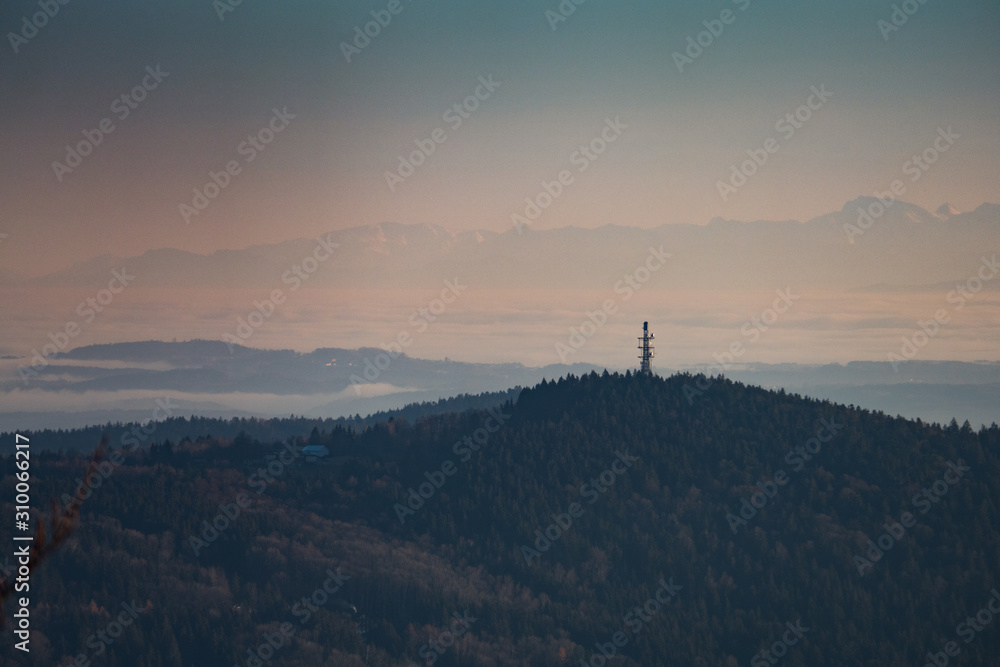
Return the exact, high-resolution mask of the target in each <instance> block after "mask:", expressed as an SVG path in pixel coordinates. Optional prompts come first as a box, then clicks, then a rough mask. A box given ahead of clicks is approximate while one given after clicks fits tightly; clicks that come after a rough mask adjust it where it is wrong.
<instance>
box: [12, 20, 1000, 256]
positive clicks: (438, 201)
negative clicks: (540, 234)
mask: <svg viewBox="0 0 1000 667" xmlns="http://www.w3.org/2000/svg"><path fill="white" fill-rule="evenodd" d="M226 2H227V0H218V1H217V2H216V3H215V4H213V2H211V1H210V0H171V1H169V2H168V1H166V0H155V1H154V0H129V1H128V2H125V1H123V0H114V1H110V2H101V3H95V2H85V1H81V0H76V1H72V2H69V4H66V5H58V9H59V11H58V13H57V14H56V15H55V16H52V17H51V18H47V17H41V18H38V17H36V18H37V22H38V23H42V24H44V25H42V27H41V28H38V29H37V34H36V32H35V31H34V29H33V27H32V28H28V29H25V28H24V25H23V17H25V16H29V17H30V16H31V15H32V14H35V13H36V12H39V11H41V10H40V9H39V5H38V4H37V2H36V1H29V0H10V1H8V2H5V3H3V7H2V9H0V28H2V31H3V33H4V40H3V42H4V43H3V44H2V45H0V109H2V118H3V123H2V125H0V156H2V173H0V197H2V201H3V206H2V211H0V234H7V235H8V236H7V237H6V238H2V237H0V239H2V244H0V271H12V272H18V273H20V274H22V275H33V274H38V273H43V272H47V271H49V270H52V269H55V268H59V267H62V266H65V265H67V264H70V263H72V262H74V261H78V260H84V259H87V258H89V257H91V256H94V255H97V254H100V253H103V252H108V253H112V254H117V255H128V254H137V253H140V252H142V251H144V250H146V249H148V248H153V247H163V246H172V247H177V248H182V249H186V250H192V251H211V250H215V249H218V248H226V247H228V248H233V247H245V246H247V245H251V244H254V243H261V242H274V241H280V240H284V239H288V238H294V237H302V236H310V235H317V234H319V233H320V232H322V231H327V230H330V229H336V228H342V227H349V226H355V225H359V224H367V223H373V222H380V221H385V220H393V221H400V222H433V223H440V224H444V225H446V226H448V227H451V228H456V229H471V228H486V229H494V230H498V231H499V230H504V229H507V228H509V227H510V225H511V214H512V213H515V212H523V211H524V208H525V198H526V197H534V196H536V195H537V194H538V193H539V192H540V191H541V190H542V186H541V184H540V183H541V181H543V180H545V181H554V180H556V179H557V178H558V174H559V172H560V171H561V170H569V171H570V174H571V175H572V178H573V180H572V182H571V183H570V184H569V185H566V186H565V187H564V188H563V192H562V194H561V195H560V196H559V197H558V198H557V199H556V201H555V203H554V204H553V205H552V206H551V207H550V208H549V209H548V210H547V211H545V213H544V215H543V216H542V218H541V219H540V220H539V222H538V226H539V227H540V228H541V227H546V228H547V227H560V226H565V225H570V224H574V225H579V226H598V225H602V224H606V223H615V224H621V225H635V226H654V225H659V224H664V223H676V222H691V223H699V224H701V223H705V222H707V221H708V220H709V219H711V218H713V217H716V216H721V217H725V218H735V219H746V220H753V219H760V218H768V219H788V218H796V219H808V218H810V217H813V216H816V215H821V214H823V213H827V212H830V211H832V210H839V209H840V208H841V207H842V206H843V205H844V203H846V202H847V201H849V200H852V199H854V198H855V197H857V196H859V195H862V194H864V195H870V194H872V193H873V192H874V191H875V190H884V189H886V188H887V187H888V186H889V184H890V183H891V182H892V181H893V180H894V179H897V178H905V179H906V183H907V191H906V194H905V196H904V199H906V200H908V201H911V202H913V203H916V204H920V205H922V206H924V207H927V208H931V209H933V208H936V207H937V206H938V205H939V204H941V203H942V202H945V201H949V202H951V203H952V204H953V205H955V206H956V207H957V208H959V209H962V210H968V209H971V208H974V207H976V206H978V205H979V204H980V203H982V202H983V201H994V202H995V201H1000V131H998V129H1000V128H998V125H1000V123H998V112H997V110H998V108H1000V107H998V102H1000V66H998V65H1000V41H998V40H997V34H998V33H1000V4H998V3H996V2H995V0H969V1H953V2H944V0H929V1H928V2H927V3H926V4H923V5H920V4H919V2H917V1H916V0H912V3H913V5H912V7H910V5H909V4H908V3H904V4H907V7H908V8H910V9H911V10H912V9H913V8H916V12H915V13H914V14H913V15H912V16H908V17H907V20H906V22H905V24H902V25H901V26H900V27H899V29H898V30H893V31H891V32H889V31H888V29H887V28H886V26H889V25H892V14H893V3H892V2H889V1H888V0H864V1H862V0H847V1H840V2H835V3H834V2H812V1H808V2H803V1H802V0H796V1H792V0H786V1H773V2H763V1H762V0H739V1H738V2H732V1H730V0H718V1H715V2H676V1H673V2H671V1H663V0H657V1H638V0H636V1H634V2H628V3H625V2H614V3H613V2H597V1H596V0H590V1H589V2H584V3H583V4H582V5H580V6H578V7H576V11H575V12H574V13H573V14H572V15H570V16H569V17H568V18H567V19H566V20H565V21H560V22H558V23H553V22H552V21H551V20H550V18H547V17H546V14H545V12H546V11H547V10H551V11H558V7H559V2H557V1H556V0H549V1H543V2H527V1H521V0H513V1H512V0H505V1H504V2H470V1H468V0H466V1H464V2H459V1H457V0H456V1H443V0H442V1H432V0H401V2H400V4H399V5H398V8H399V9H400V11H399V13H397V14H383V20H384V18H385V16H391V21H390V22H389V23H388V24H387V25H386V26H385V27H383V28H380V34H378V35H377V36H376V37H374V38H372V39H370V42H369V43H368V44H367V46H364V48H363V49H361V50H360V52H355V53H352V54H351V62H347V59H346V58H345V54H344V52H343V47H342V43H344V42H350V41H352V40H353V39H354V36H355V27H356V26H364V24H365V23H366V22H369V21H371V20H373V17H372V15H371V12H372V11H376V12H379V11H382V10H385V9H386V8H387V7H389V6H390V5H394V3H390V2H389V1H388V0H386V1H385V2H382V1H380V0H376V1H374V2H364V3H362V2H357V1H354V0H338V1H337V2H318V1H307V0H282V1H281V2H263V1H262V0H244V1H243V2H242V4H241V5H239V6H235V7H229V5H228V4H225V3H226ZM567 5H569V2H568V0H567V2H566V3H564V6H567ZM222 7H226V8H231V9H232V11H226V12H224V13H223V14H222V19H220V11H221V9H220V8H222ZM724 10H728V11H729V12H731V14H725V15H723V14H722V12H723V11H724ZM39 16H41V15H39ZM551 16H552V15H550V17H551ZM720 16H723V17H724V18H726V19H728V20H729V23H728V24H725V23H722V22H721V21H717V19H719V18H720ZM902 16H903V15H902V14H897V16H896V19H897V22H898V23H902V21H901V18H902ZM43 18H44V19H45V20H43ZM880 20H882V21H884V22H885V23H883V24H882V27H881V28H880V26H879V21H880ZM706 21H708V22H709V28H714V29H715V30H716V32H719V33H720V34H718V35H711V40H709V39H708V38H709V36H710V34H709V33H704V34H703V35H702V36H701V40H702V42H703V43H707V44H708V46H705V47H704V48H703V49H702V52H701V53H700V54H698V52H697V51H696V50H692V51H691V53H692V54H694V55H697V58H694V59H693V61H691V62H687V63H685V64H684V66H683V71H678V66H677V63H676V58H675V56H674V55H673V54H674V53H675V52H681V53H683V52H684V51H685V49H686V48H688V42H687V38H688V37H689V36H690V37H692V38H695V39H697V38H698V33H699V32H703V31H705V30H707V29H708V28H706V26H705V25H704V23H703V22H706ZM713 21H715V23H712V22H713ZM553 25H555V29H553V27H552V26H553ZM720 28H721V30H720ZM22 31H23V35H26V36H27V39H22V38H20V37H12V34H19V33H22ZM373 32H374V30H373ZM709 41H710V42H711V43H709ZM362 44H363V42H362ZM15 48H16V49H17V53H15V52H14V50H15ZM157 66H159V68H160V71H161V72H165V73H167V75H166V76H165V77H162V76H160V77H157V78H159V79H161V80H159V81H157V78H151V75H149V74H148V71H147V69H146V68H147V67H150V68H151V69H153V70H155V69H156V67H157ZM491 76H492V80H493V81H495V82H498V83H499V87H496V88H495V89H494V90H492V92H489V94H488V97H487V95H486V92H487V89H486V88H484V87H480V88H479V92H480V94H481V96H482V97H487V99H485V100H483V101H481V102H478V104H479V108H478V109H477V110H475V111H474V112H472V113H471V114H469V117H468V118H464V119H461V120H462V123H461V125H460V126H457V127H456V125H457V121H456V120H455V119H456V118H458V116H457V115H455V114H452V115H449V116H448V117H445V116H444V113H445V111H446V110H447V109H449V108H450V107H452V106H453V105H454V104H456V103H461V102H462V101H463V100H464V99H465V98H466V97H468V96H469V95H473V94H474V93H475V92H476V90H477V86H480V84H479V81H478V79H479V77H484V78H487V79H488V78H489V77H491ZM144 78H145V81H146V82H147V86H148V87H150V88H152V87H153V85H154V84H155V88H154V89H152V90H148V91H140V94H143V95H145V99H144V100H142V101H141V102H134V101H131V100H129V102H130V103H131V104H132V106H134V107H135V108H134V109H133V108H128V109H127V107H126V106H125V102H122V101H118V102H116V101H115V100H116V98H120V96H121V95H122V94H128V93H129V91H131V90H132V89H133V88H134V87H135V86H137V85H140V84H141V83H142V82H143V80H144ZM813 86H815V87H816V88H817V89H819V88H820V87H821V86H822V87H825V88H824V90H826V91H829V92H830V93H832V96H831V97H829V99H827V100H826V101H825V102H823V103H822V104H819V102H818V98H813V99H812V100H811V101H812V102H813V104H814V106H816V107H819V108H817V109H816V110H814V111H812V112H810V113H811V117H810V118H809V119H808V120H806V121H805V122H803V123H801V124H800V127H799V128H798V129H795V130H794V134H790V133H789V131H788V128H789V126H788V125H785V126H783V129H779V128H778V126H776V124H777V123H778V122H779V121H781V120H782V118H783V117H784V116H785V114H786V113H789V112H795V110H796V108H798V107H799V106H801V105H803V104H805V103H806V102H807V100H808V99H809V95H810V88H811V87H813ZM286 108H287V112H288V114H291V115H294V119H290V120H289V119H286V120H277V121H274V125H273V127H283V126H284V125H285V124H287V127H284V129H281V130H280V131H279V132H277V133H276V134H275V135H274V139H273V142H272V143H270V144H268V145H267V146H265V147H263V150H260V151H258V150H257V149H254V148H252V147H250V145H249V144H246V145H244V146H243V149H242V151H241V149H240V146H241V142H244V141H245V140H246V139H247V137H248V135H250V134H251V133H253V134H256V133H257V132H258V131H260V130H261V129H262V128H266V127H267V126H268V124H269V123H270V122H272V116H273V111H272V110H273V109H278V110H279V111H280V110H284V109H286ZM126 109H127V111H128V116H127V117H125V118H121V116H122V115H123V114H124V113H125V110H126ZM105 118H109V119H111V121H110V122H111V123H113V124H114V130H113V131H112V132H110V133H109V134H107V135H105V136H103V138H102V140H101V143H100V145H98V146H96V147H95V148H94V149H93V152H92V153H91V154H90V155H88V156H86V157H84V158H83V159H82V161H81V163H80V164H79V166H77V167H75V168H74V169H73V170H72V171H71V172H64V173H60V174H59V178H61V181H60V180H59V178H57V175H56V173H54V169H53V164H52V163H53V162H56V161H59V162H64V161H65V159H66V148H65V146H66V145H67V144H72V145H76V144H77V143H78V142H80V141H83V140H84V134H83V132H84V131H92V130H94V129H95V128H99V127H100V124H101V121H102V119H105ZM615 118H617V119H618V120H619V123H620V125H619V130H617V131H615V132H611V131H610V130H609V131H607V132H605V135H606V136H615V137H616V138H615V141H614V142H612V143H610V144H609V145H608V146H607V150H606V152H605V153H604V154H603V155H601V156H599V157H597V158H596V159H595V160H593V162H590V161H589V159H587V160H586V162H588V163H589V164H588V166H587V169H586V171H583V172H581V171H580V170H579V168H580V166H581V164H580V159H581V158H580V156H579V155H577V158H576V161H575V162H574V161H573V157H572V156H573V153H574V151H576V150H577V149H578V147H579V146H580V145H581V144H585V143H589V142H590V141H591V140H592V139H595V138H597V137H599V136H600V135H601V132H602V130H603V128H605V127H606V124H605V121H606V119H615ZM621 125H627V127H624V129H622V128H621ZM105 127H107V125H105ZM939 127H941V128H948V127H951V128H952V129H953V132H954V133H957V134H958V135H960V138H959V139H957V140H956V141H955V142H954V145H952V146H951V147H950V148H949V150H948V152H947V153H944V154H942V155H941V156H940V158H939V159H938V161H937V163H936V164H934V165H931V166H930V167H929V169H928V170H927V171H926V172H920V177H919V178H918V179H917V180H916V181H912V180H911V179H910V178H909V177H908V176H906V177H904V176H903V174H904V169H905V168H906V163H907V161H908V160H909V159H910V158H911V157H912V156H913V155H914V154H919V153H921V152H923V151H924V150H925V149H928V148H930V147H931V146H933V145H934V141H935V138H936V137H937V131H938V128H939ZM436 128H440V129H441V132H439V133H438V135H437V136H438V138H439V139H440V138H441V137H446V139H445V141H444V142H443V143H440V144H437V145H436V148H435V150H434V153H433V154H432V155H430V156H429V157H427V158H426V161H425V163H424V164H423V165H421V166H420V167H419V168H417V169H416V171H415V173H414V174H413V175H412V176H409V177H408V178H406V179H405V181H404V182H402V183H397V184H396V185H395V190H394V191H391V190H390V187H389V186H388V185H387V183H386V178H385V172H386V171H387V170H394V169H396V168H397V167H398V156H399V155H401V154H409V153H410V152H411V151H413V150H415V149H416V145H415V144H414V141H415V140H427V139H429V138H430V137H431V136H432V133H433V131H434V130H435V129H436ZM616 133H617V134H616ZM92 136H96V135H93V134H92ZM769 138H773V139H774V140H775V143H772V144H771V147H772V149H773V148H775V146H777V151H776V152H773V154H770V155H768V160H767V163H766V164H764V166H762V167H761V168H760V169H759V171H758V172H757V173H756V174H754V175H753V176H751V177H750V178H749V179H748V181H747V182H746V184H745V185H742V186H741V187H740V188H738V190H737V191H736V192H735V193H730V194H729V196H728V197H727V200H726V201H723V198H722V196H720V193H719V191H718V189H717V182H718V181H720V180H726V179H728V177H729V175H730V166H731V165H733V164H735V163H738V162H741V161H743V160H745V159H747V155H746V151H747V150H754V149H762V147H763V146H764V145H765V141H766V140H768V139H769ZM251 154H254V155H255V157H254V159H253V161H252V162H248V161H247V159H248V157H249V156H250V155H251ZM758 154H760V153H758ZM233 160H235V161H236V162H237V163H238V164H237V167H238V169H239V173H238V174H237V175H235V176H233V177H231V182H230V183H229V184H228V186H227V187H226V188H224V189H223V190H222V191H221V193H220V194H219V195H218V197H217V198H215V199H214V200H212V201H211V202H210V203H209V205H208V206H207V208H205V209H204V210H203V211H202V212H200V213H199V214H198V215H195V216H190V224H185V220H184V218H183V217H182V214H181V212H180V211H179V208H178V207H179V205H180V204H182V203H183V204H188V205H191V204H192V198H193V196H194V195H193V192H192V189H193V188H195V187H203V186H204V185H205V184H206V183H207V182H209V172H210V171H216V172H220V171H224V170H225V168H226V164H227V162H229V161H233Z"/></svg>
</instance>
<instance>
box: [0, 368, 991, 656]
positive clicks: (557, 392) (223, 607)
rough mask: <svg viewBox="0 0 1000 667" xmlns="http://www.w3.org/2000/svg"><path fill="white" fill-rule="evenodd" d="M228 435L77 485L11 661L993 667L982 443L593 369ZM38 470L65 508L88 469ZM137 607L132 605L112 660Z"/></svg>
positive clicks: (777, 395) (719, 386) (143, 452)
mask: <svg viewBox="0 0 1000 667" xmlns="http://www.w3.org/2000/svg"><path fill="white" fill-rule="evenodd" d="M237 435H238V437H236V436H231V435H226V436H225V437H223V436H222V434H221V433H219V434H213V436H212V437H211V438H202V439H200V440H196V441H185V442H183V443H182V442H178V441H172V442H169V443H162V442H161V443H158V444H156V446H154V447H149V448H140V449H135V450H133V451H126V452H123V453H122V456H121V460H122V461H123V462H122V463H121V464H120V465H117V464H115V465H110V466H109V469H108V470H107V475H106V476H102V477H101V480H100V482H99V484H96V485H95V486H96V488H93V489H89V488H88V490H90V491H91V493H89V497H88V498H87V499H86V500H85V502H84V505H83V508H82V511H81V516H80V523H79V527H78V529H77V530H76V532H75V533H74V534H73V536H72V537H71V538H70V540H69V541H68V542H67V544H66V546H65V547H64V548H62V549H61V550H60V551H59V552H57V554H56V555H55V556H53V557H52V558H51V559H50V560H49V561H48V562H46V563H45V564H44V566H43V567H41V568H39V570H37V571H36V572H35V573H34V575H33V579H32V596H33V603H32V604H33V610H32V613H33V614H34V617H33V621H32V627H33V629H34V630H35V634H34V637H33V644H32V645H33V651H32V653H31V655H30V659H28V660H27V661H24V660H22V662H23V664H37V665H68V664H74V663H73V658H74V657H75V656H83V658H85V659H87V660H89V661H91V662H90V664H94V665H107V666H108V667H117V666H118V665H122V666H124V665H129V666H138V667H153V666H155V667H159V666H168V667H175V666H178V667H180V666H183V667H189V666H191V665H195V666H201V665H212V666H216V665H234V664H235V665H249V664H253V662H252V660H253V658H252V655H253V653H252V652H255V651H258V650H259V647H261V646H262V645H264V646H265V650H264V652H265V653H269V654H273V656H272V657H271V659H270V661H269V662H266V663H265V664H273V665H302V666H306V665H309V666H316V665H363V664H369V665H399V664H410V662H416V663H418V664H424V663H425V660H426V659H428V658H429V656H434V660H435V662H434V664H436V665H440V666H452V665H463V666H467V665H506V664H511V665H513V664H517V665H521V664H531V665H561V664H564V665H578V664H580V661H581V660H583V661H585V663H584V664H595V665H596V664H600V660H597V659H594V661H592V660H591V659H592V658H593V657H594V656H595V655H598V656H599V655H600V654H601V651H604V652H606V653H610V652H612V651H613V652H614V653H615V654H616V655H617V656H618V657H616V658H614V659H612V660H610V661H609V662H608V664H609V665H628V666H633V665H635V666H637V665H658V664H684V665H706V666H707V665H712V666H715V665H738V664H768V665H770V664H772V663H771V661H769V660H768V659H767V658H768V656H769V655H770V656H771V657H775V659H776V660H780V664H782V665H788V666H792V665H810V666H818V665H871V666H873V667H874V666H876V665H878V666H881V665H889V664H913V665H923V664H925V662H927V660H928V653H931V654H938V653H940V652H942V651H945V650H946V648H945V647H946V646H948V645H949V644H948V643H949V642H954V646H953V647H952V648H953V649H957V650H958V651H959V654H958V655H959V657H958V658H949V660H954V661H955V662H956V663H957V664H965V665H976V664H987V661H988V659H989V658H995V656H996V655H998V654H1000V631H998V629H997V623H993V624H992V625H984V626H981V628H982V629H981V630H977V631H974V630H972V627H973V625H969V624H968V622H967V621H966V619H968V618H970V617H971V618H972V623H973V624H976V623H977V622H976V621H975V616H976V614H977V613H978V612H979V611H980V609H983V608H986V606H987V603H988V602H989V600H990V598H991V590H993V589H995V588H996V587H997V586H1000V582H998V581H997V573H1000V538H998V535H997V531H996V526H997V517H998V508H997V502H996V498H997V497H998V493H997V492H998V490H1000V489H998V482H1000V465H998V464H1000V460H998V449H1000V428H998V427H997V426H996V425H993V426H992V427H990V428H983V429H980V430H979V431H974V430H973V429H971V428H970V427H969V426H968V425H964V426H961V425H959V424H957V423H955V422H952V423H951V424H949V425H940V424H926V423H921V422H919V421H911V420H906V419H902V418H898V417H891V416H888V415H885V414H881V413H878V412H871V411H867V410H860V409H857V408H854V407H847V406H842V405H836V404H833V403H830V402H828V401H818V400H812V399H806V398H802V397H800V396H796V395H790V394H787V393H785V392H783V391H782V392H773V391H767V390H763V389H760V388H756V387H749V386H745V385H741V384H738V383H734V382H731V381H728V380H725V379H723V378H721V377H719V378H705V377H703V376H697V377H696V376H691V375H676V376H672V377H670V378H666V379H663V378H657V377H651V376H645V375H633V374H631V373H627V374H625V375H621V374H608V373H605V374H603V375H598V374H596V373H595V374H589V375H585V376H583V377H568V378H562V379H559V380H556V381H550V382H543V383H541V384H540V385H538V386H535V387H532V388H529V389H525V390H523V391H522V392H521V393H520V396H519V397H518V398H517V400H516V402H514V401H513V400H508V401H506V402H504V403H503V404H502V405H499V406H498V407H493V408H491V409H490V410H465V411H462V412H458V413H451V414H439V415H431V416H419V417H413V418H409V417H406V418H404V417H402V416H396V417H395V418H394V419H393V420H392V421H391V422H389V421H384V422H381V423H374V422H373V423H369V424H366V425H365V426H364V427H363V428H358V429H352V428H346V427H344V425H343V424H339V425H332V426H331V427H329V428H324V427H323V426H320V425H317V426H316V427H315V428H314V430H312V431H311V432H310V434H309V435H304V434H296V435H287V436H286V435H284V434H283V435H281V436H280V437H274V438H260V437H257V436H251V435H249V434H242V435H239V434H237ZM35 437H39V438H40V437H44V436H43V435H41V434H37V435H36V436H35ZM309 444H312V445H324V446H326V447H327V449H328V450H329V451H330V453H331V456H330V457H329V458H327V459H325V460H323V461H311V460H306V458H305V457H304V456H302V455H301V454H300V453H299V452H300V450H301V447H303V446H305V445H309ZM286 462H287V463H286ZM4 465H5V466H8V467H9V466H10V461H9V460H5V461H4ZM33 466H34V467H33V474H34V475H36V477H35V479H34V485H35V487H34V488H35V494H36V496H37V497H38V498H55V499H57V500H58V499H61V498H68V497H69V496H70V495H72V494H73V493H74V492H75V491H76V488H77V483H78V482H77V479H78V478H79V477H80V476H81V475H82V473H83V471H84V470H85V468H86V459H85V458H84V457H83V456H82V455H77V454H73V453H70V454H67V453H61V454H57V453H48V454H45V455H43V456H40V457H38V459H37V460H35V461H33ZM6 469H7V468H5V470H6ZM94 481H96V480H94ZM12 497H13V484H12V480H11V479H10V478H9V476H8V477H5V478H4V481H3V483H2V484H0V499H2V500H3V501H4V502H6V501H7V500H8V499H9V498H12ZM0 511H2V512H5V513H6V512H8V511H12V507H11V506H10V505H6V504H3V505H0ZM4 515H5V516H6V515H7V514H4ZM220 517H221V520H220ZM212 524H215V525H214V526H213V525H212ZM869 540H870V542H869ZM324 585H326V588H324ZM330 590H335V592H332V593H327V594H324V595H322V596H320V595H317V593H316V592H317V591H330ZM321 598H323V599H324V600H323V602H322V603H319V600H320V599H321ZM658 598H659V600H658ZM657 600H658V601H657ZM651 601H656V603H655V604H653V603H652V602H651ZM123 604H125V605H131V607H130V608H131V609H138V610H141V611H140V612H138V613H137V614H136V615H135V623H134V625H132V626H130V627H128V628H125V629H124V630H123V631H122V632H121V634H120V637H119V638H117V639H114V641H113V642H112V643H110V644H107V643H105V642H104V641H103V640H102V639H100V636H101V635H100V634H98V633H100V632H102V631H104V630H105V629H106V628H107V627H108V625H109V623H110V622H111V621H112V620H113V617H114V616H115V615H117V614H119V613H121V610H122V605H123ZM463 619H464V620H463ZM460 621H461V622H460ZM980 622H981V621H980ZM282 624H288V625H287V626H284V625H282ZM449 628H450V629H451V631H454V632H455V634H456V636H457V635H459V634H460V635H461V636H460V638H459V639H458V640H457V641H455V643H454V644H453V645H450V646H448V647H444V646H443V645H442V644H443V643H449V642H441V643H435V642H434V641H433V640H435V639H437V638H439V637H440V636H441V633H442V632H444V631H446V630H449ZM283 629H284V630H288V631H289V633H290V634H285V635H283V634H282V632H283ZM268 637H270V641H271V645H272V646H273V645H274V644H279V645H280V647H279V648H273V649H267V642H268V641H269V640H268ZM446 638H447V635H446V636H445V637H444V638H442V639H446ZM793 640H794V641H793ZM11 641H12V638H11V636H10V634H9V633H5V634H4V635H3V636H2V638H0V651H3V652H4V655H10V652H11V650H12V646H11V645H10V643H11ZM34 647H37V649H35V648H34ZM438 649H442V650H441V651H440V652H439V651H438ZM248 651H251V653H248ZM768 652H770V653H768ZM779 654H780V657H776V656H779ZM365 661H367V663H366V662H365ZM79 664H82V663H79Z"/></svg>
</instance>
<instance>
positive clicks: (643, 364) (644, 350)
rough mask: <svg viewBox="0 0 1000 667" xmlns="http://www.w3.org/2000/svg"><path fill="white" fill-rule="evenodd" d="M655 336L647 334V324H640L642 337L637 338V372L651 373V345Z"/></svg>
mask: <svg viewBox="0 0 1000 667" xmlns="http://www.w3.org/2000/svg"><path fill="white" fill-rule="evenodd" d="M654 338H656V336H655V335H653V334H651V333H649V322H643V323H642V336H640V337H639V372H640V373H647V374H652V372H653V344H652V340H653V339H654Z"/></svg>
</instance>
